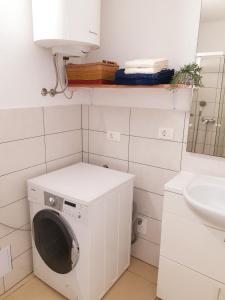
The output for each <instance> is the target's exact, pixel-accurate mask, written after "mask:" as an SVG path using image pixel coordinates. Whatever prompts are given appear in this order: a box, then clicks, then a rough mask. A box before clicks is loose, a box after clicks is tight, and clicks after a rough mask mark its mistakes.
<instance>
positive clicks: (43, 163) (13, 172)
mask: <svg viewBox="0 0 225 300" xmlns="http://www.w3.org/2000/svg"><path fill="white" fill-rule="evenodd" d="M80 153H81V151H79V152H75V153H72V154H68V155H65V156H60V157H59V158H56V159H52V160H48V161H47V163H50V162H54V161H57V160H60V159H63V158H68V157H71V156H73V155H76V154H80ZM44 165H45V161H44V162H42V163H40V164H37V165H31V166H29V167H26V168H23V169H19V170H16V171H12V172H9V173H5V174H3V175H0V178H1V177H5V176H9V175H11V174H15V173H19V172H22V171H26V170H29V169H32V168H35V167H38V166H44Z"/></svg>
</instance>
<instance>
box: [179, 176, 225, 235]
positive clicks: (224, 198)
mask: <svg viewBox="0 0 225 300" xmlns="http://www.w3.org/2000/svg"><path fill="white" fill-rule="evenodd" d="M184 197H185V200H186V202H187V203H188V204H189V206H190V207H191V208H192V209H193V210H194V212H195V213H197V214H198V215H200V216H201V217H202V218H203V219H205V220H206V221H207V222H209V223H211V224H213V225H214V226H216V227H220V228H221V229H225V179H223V178H217V177H210V176H196V177H194V179H193V180H192V181H191V182H190V183H189V184H188V185H187V186H186V187H185V188H184Z"/></svg>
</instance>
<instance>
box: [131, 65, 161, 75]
mask: <svg viewBox="0 0 225 300" xmlns="http://www.w3.org/2000/svg"><path fill="white" fill-rule="evenodd" d="M163 69H165V68H156V67H155V68H126V69H125V74H155V73H159V72H161V71H162V70H163Z"/></svg>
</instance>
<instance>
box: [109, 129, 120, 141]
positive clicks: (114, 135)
mask: <svg viewBox="0 0 225 300" xmlns="http://www.w3.org/2000/svg"><path fill="white" fill-rule="evenodd" d="M107 140H108V141H113V142H120V132H116V131H107Z"/></svg>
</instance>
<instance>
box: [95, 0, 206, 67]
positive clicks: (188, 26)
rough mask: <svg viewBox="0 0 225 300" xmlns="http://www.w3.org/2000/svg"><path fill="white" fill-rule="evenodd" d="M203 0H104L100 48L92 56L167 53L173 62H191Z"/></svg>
mask: <svg viewBox="0 0 225 300" xmlns="http://www.w3.org/2000/svg"><path fill="white" fill-rule="evenodd" d="M200 2H201V1H200V0H189V1H185V0H169V1H168V0H167V1H166V0H158V1H154V0H122V1H121V0H103V2H102V3H103V9H102V27H101V30H102V36H101V49H100V50H99V51H97V53H94V55H90V60H95V59H102V58H105V59H109V60H116V61H118V62H119V63H120V64H121V65H123V63H124V62H125V61H126V60H128V59H133V58H145V57H166V58H168V59H169V60H170V63H171V66H174V67H177V66H180V65H183V64H184V63H189V62H192V61H193V59H194V57H195V52H196V42H197V35H198V23H199V15H200Z"/></svg>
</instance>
